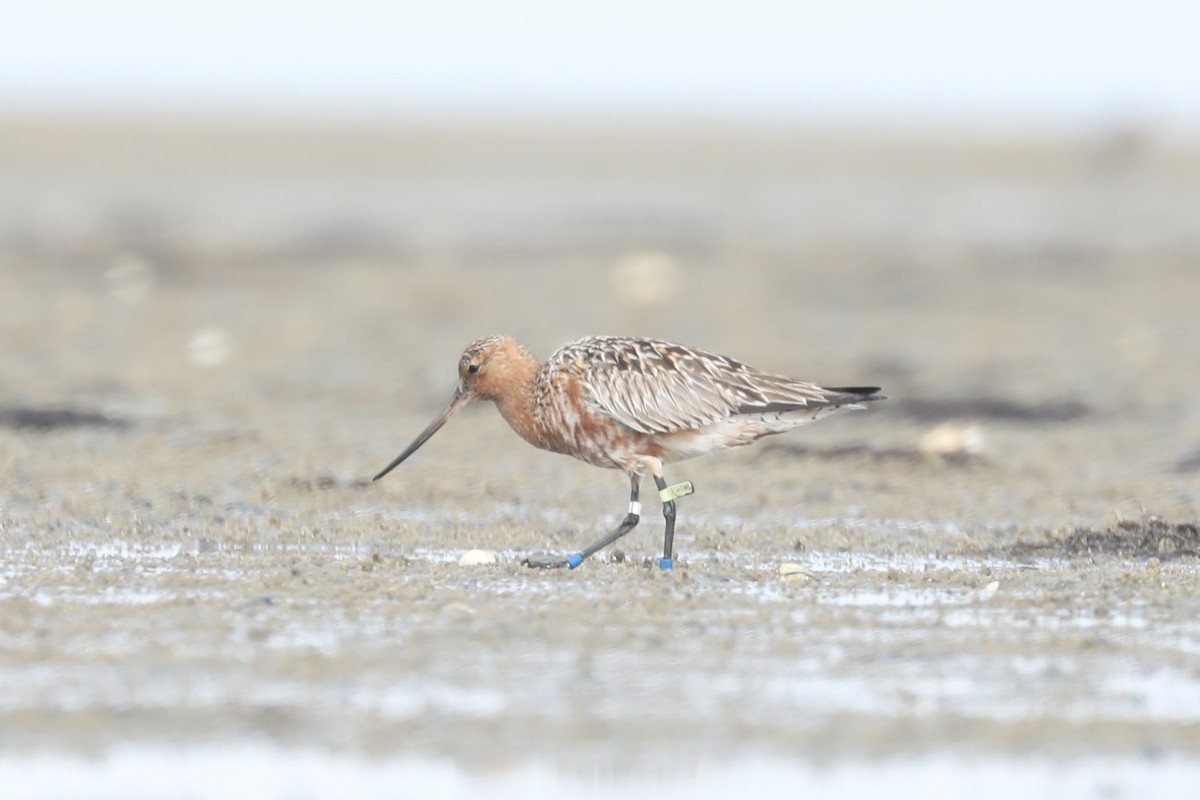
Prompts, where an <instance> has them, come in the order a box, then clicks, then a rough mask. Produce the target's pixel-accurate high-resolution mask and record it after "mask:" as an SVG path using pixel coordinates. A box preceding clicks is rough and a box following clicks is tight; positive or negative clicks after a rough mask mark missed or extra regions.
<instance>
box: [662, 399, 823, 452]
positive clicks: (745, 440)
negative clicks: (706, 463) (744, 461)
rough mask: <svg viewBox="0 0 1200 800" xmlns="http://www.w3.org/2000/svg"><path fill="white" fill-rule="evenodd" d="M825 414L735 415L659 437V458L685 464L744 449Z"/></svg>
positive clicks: (816, 412) (818, 412)
mask: <svg viewBox="0 0 1200 800" xmlns="http://www.w3.org/2000/svg"><path fill="white" fill-rule="evenodd" d="M822 411H827V409H824V408H822V409H814V410H812V411H808V410H805V411H802V412H796V411H789V412H786V413H769V414H736V415H734V416H731V417H726V418H725V419H723V420H721V421H719V422H714V423H713V424H711V425H706V426H704V427H702V428H694V429H690V430H683V431H673V432H671V433H664V434H659V435H657V436H656V437H655V440H656V441H657V443H658V444H659V446H660V448H661V451H662V452H661V455H660V456H659V457H660V458H661V459H662V460H663V461H664V462H672V461H682V460H684V459H687V458H695V457H696V456H703V455H708V454H709V453H715V452H716V451H718V450H725V449H727V448H730V447H742V446H744V445H748V444H752V443H754V442H756V441H758V440H759V439H761V438H762V437H764V436H772V435H774V434H777V433H783V432H784V431H789V430H791V429H792V428H795V427H798V426H800V425H806V424H808V423H810V422H812V421H813V420H815V419H818V418H819V417H821V416H824V414H823V413H821V412H822Z"/></svg>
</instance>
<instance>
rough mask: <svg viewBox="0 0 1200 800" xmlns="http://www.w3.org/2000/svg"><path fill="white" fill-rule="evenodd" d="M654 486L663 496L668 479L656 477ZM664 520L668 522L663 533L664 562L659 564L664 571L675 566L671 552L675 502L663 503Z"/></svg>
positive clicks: (673, 541)
mask: <svg viewBox="0 0 1200 800" xmlns="http://www.w3.org/2000/svg"><path fill="white" fill-rule="evenodd" d="M654 485H655V486H657V487H658V491H659V494H660V495H661V494H662V493H663V492H664V491H665V490H666V488H667V479H666V478H664V477H663V476H662V475H655V476H654ZM663 519H664V520H666V532H665V533H663V557H662V561H660V562H658V566H659V567H661V568H662V569H670V568H671V567H673V566H675V560H674V559H673V558H672V557H671V550H672V547H673V546H674V543H675V500H674V499H673V498H672V499H671V500H664V501H663Z"/></svg>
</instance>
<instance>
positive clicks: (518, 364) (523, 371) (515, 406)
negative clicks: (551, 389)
mask: <svg viewBox="0 0 1200 800" xmlns="http://www.w3.org/2000/svg"><path fill="white" fill-rule="evenodd" d="M506 356H507V357H506V358H505V360H504V365H503V369H492V370H491V371H490V372H491V374H489V375H488V377H489V379H490V380H489V381H488V384H489V385H488V391H487V394H486V395H485V397H486V399H488V400H491V401H492V402H494V403H495V404H496V408H497V409H499V411H500V416H502V417H504V420H505V422H507V423H508V424H509V426H510V427H511V428H512V429H513V430H514V431H516V432H517V433H518V434H519V435H520V436H521V438H522V439H524V440H525V441H527V442H530V443H532V444H534V445H536V444H537V431H536V425H535V423H534V414H533V411H534V392H533V388H534V382H535V381H536V380H537V373H538V369H539V368H540V366H541V365H540V364H538V362H537V360H536V359H534V358H533V357H532V356H530V355H529V354H528V353H509V354H506ZM496 366H499V365H496Z"/></svg>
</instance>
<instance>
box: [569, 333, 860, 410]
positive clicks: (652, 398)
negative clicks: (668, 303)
mask: <svg viewBox="0 0 1200 800" xmlns="http://www.w3.org/2000/svg"><path fill="white" fill-rule="evenodd" d="M545 368H546V369H550V370H564V371H569V372H571V373H572V374H574V376H575V377H576V378H577V379H578V380H579V381H580V384H581V385H582V387H583V388H584V398H585V399H586V401H587V402H588V403H589V404H590V405H591V406H592V407H593V408H594V409H595V410H597V411H599V412H601V413H603V414H605V415H607V416H609V417H611V418H613V419H615V420H617V421H618V422H620V423H622V424H624V425H626V426H628V427H630V428H632V429H634V430H636V431H640V432H641V433H647V434H653V433H670V432H674V431H681V430H694V429H698V428H703V427H706V426H708V425H712V424H714V423H717V422H720V421H721V420H724V419H728V418H729V417H731V416H736V415H739V414H763V413H786V412H788V411H797V410H800V409H811V408H816V407H821V406H841V405H852V404H854V403H856V402H860V401H862V400H864V399H873V398H867V397H864V396H863V395H861V394H851V393H847V392H844V391H838V390H834V389H823V388H822V387H820V386H817V385H815V384H812V383H805V382H803V381H797V380H793V379H791V378H787V377H785V376H782V375H773V374H771V373H767V372H761V371H759V370H757V369H754V368H753V367H750V366H748V365H746V364H743V363H741V362H739V361H735V360H733V359H731V358H726V357H725V356H720V355H716V354H714V353H707V352H705V351H703V350H697V349H695V348H690V347H684V346H682V345H677V344H672V343H670V342H663V341H659V340H655V339H634V338H624V337H609V336H595V337H589V338H587V339H580V340H579V341H577V342H572V343H571V344H568V345H566V346H564V347H562V348H560V349H559V350H558V352H556V353H555V354H554V355H553V356H551V357H550V360H549V361H548V362H547V364H546V367H545Z"/></svg>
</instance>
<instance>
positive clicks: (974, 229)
mask: <svg viewBox="0 0 1200 800" xmlns="http://www.w3.org/2000/svg"><path fill="white" fill-rule="evenodd" d="M1197 23H1200V12H1198V11H1197V10H1196V8H1195V6H1194V4H1191V3H1186V2H1182V1H1181V2H1151V3H1148V4H1139V5H1137V6H1136V7H1134V6H1132V5H1126V4H1116V3H1114V4H1105V5H1103V6H1100V7H1097V6H1095V5H1094V4H1085V3H1076V2H1050V3H1045V2H1038V3H1033V2H1028V3H1024V2H1017V3H1013V2H1006V3H983V4H971V5H970V6H969V7H968V6H962V5H961V4H955V3H943V2H917V3H911V4H904V5H903V6H897V5H895V4H892V3H886V2H867V1H864V0H860V1H859V2H851V3H842V4H833V5H830V4H825V5H820V6H818V5H811V4H797V3H786V2H770V1H766V0H764V1H763V2H751V3H738V4H729V3H712V2H706V3H684V2H660V3H652V4H645V3H634V2H613V3H605V4H601V5H594V6H593V5H590V4H589V5H587V6H583V7H579V6H575V5H572V6H570V7H563V6H561V5H560V4H557V3H550V2H539V1H538V0H519V1H518V2H514V3H508V4H503V5H502V6H497V5H495V4H492V3H486V2H481V1H480V2H450V3H436V4H417V3H404V2H401V3H391V2H389V3H383V2H367V0H347V2H343V3H339V4H336V5H329V4H299V5H297V4H294V3H283V2H268V1H265V0H261V1H260V2H249V3H225V2H215V3H209V4H205V5H204V7H203V8H200V7H195V8H174V7H173V8H170V9H168V8H165V7H162V6H160V5H159V4H155V3H149V2H138V1H137V0H110V1H109V2H103V3H88V2H82V1H79V2H70V1H69V0H56V1H52V2H46V3H38V4H33V5H28V6H27V7H22V8H21V9H20V10H18V11H15V12H14V13H11V14H9V15H8V19H7V20H6V24H5V26H4V27H5V30H4V33H3V37H4V38H3V46H2V47H0V270H2V275H3V279H4V292H3V300H0V303H2V304H3V309H2V310H3V318H2V321H0V333H2V334H3V339H2V341H3V344H2V345H0V347H2V350H0V402H3V403H5V404H7V405H8V406H9V407H10V408H13V407H16V408H18V410H19V408H23V407H25V406H30V407H40V406H45V405H46V404H50V405H53V404H63V403H67V404H70V403H83V404H84V405H87V406H88V407H95V408H101V409H108V410H109V411H111V412H113V413H115V414H128V415H130V416H131V418H132V417H139V416H141V417H146V416H150V417H155V416H159V415H167V416H169V415H173V414H178V413H182V412H185V411H188V410H193V411H197V412H202V413H204V414H211V415H213V418H214V420H218V419H223V418H228V419H226V421H230V420H236V418H237V415H238V414H247V413H250V414H255V415H257V414H258V412H259V411H261V410H265V409H267V408H268V407H269V409H270V410H269V416H270V418H272V419H278V418H280V417H286V416H287V415H288V414H289V413H291V412H292V411H295V413H296V414H297V418H296V424H297V427H306V428H312V427H313V425H312V424H311V423H310V422H305V423H301V422H300V421H299V420H300V417H303V416H305V415H312V414H315V415H318V416H319V417H321V418H326V417H328V415H329V414H330V413H331V409H335V408H337V407H339V404H341V407H343V408H347V409H349V412H348V413H353V411H354V410H357V411H359V412H361V413H369V414H373V415H374V414H379V415H383V414H385V413H386V412H387V410H389V409H392V410H394V409H395V408H397V407H401V408H405V409H410V408H415V409H417V411H416V413H421V414H423V413H427V411H428V409H429V408H432V407H433V406H434V405H436V404H437V403H438V402H439V401H440V398H441V396H442V395H443V394H444V392H445V391H446V388H445V387H446V386H447V385H448V384H449V383H450V382H451V381H452V380H453V367H454V363H455V359H456V357H457V354H458V352H459V351H460V350H461V348H462V347H463V346H465V344H466V343H468V342H470V341H472V340H473V339H474V338H476V337H477V336H480V335H483V334H487V333H491V332H498V331H499V332H507V333H511V334H513V335H516V336H518V337H519V338H521V339H522V340H523V341H526V342H527V343H528V344H529V346H530V347H531V348H532V349H533V350H534V351H535V352H536V353H539V354H541V355H547V354H548V353H549V352H550V351H551V350H552V349H553V348H554V347H556V346H558V345H559V344H561V343H562V342H564V341H567V340H570V339H573V338H576V337H578V336H582V335H586V334H594V333H602V332H620V333H630V334H643V335H655V336H662V337H669V338H676V339H680V340H683V341H686V342H689V343H692V344H696V345H699V346H704V347H708V348H711V349H716V350H720V351H724V352H728V353H730V354H732V355H735V356H738V357H740V358H742V359H745V360H748V361H750V362H751V363H755V364H756V365H760V366H763V367H764V368H768V369H774V370H776V371H783V372H792V373H795V374H798V375H801V376H804V377H808V378H812V379H815V380H823V381H826V382H832V381H843V382H871V383H876V382H882V383H884V384H885V385H887V386H889V387H890V392H891V393H892V394H893V395H895V394H897V393H898V394H899V395H900V396H901V397H904V396H920V397H929V396H943V397H945V396H951V397H953V396H959V397H962V398H967V399H969V398H972V397H979V396H986V395H989V394H991V395H997V396H1001V397H1003V398H1009V397H1011V398H1012V399H1014V401H1021V402H1032V403H1038V402H1043V401H1048V400H1066V401H1068V402H1080V403H1082V402H1085V401H1086V402H1087V403H1094V404H1097V405H1100V406H1107V407H1108V408H1110V409H1113V410H1123V411H1128V410H1129V409H1130V408H1131V407H1135V408H1136V409H1138V410H1140V411H1146V412H1156V413H1157V414H1158V416H1156V417H1154V418H1155V419H1157V420H1158V422H1157V424H1154V425H1151V426H1150V427H1148V428H1143V429H1142V430H1140V431H1139V433H1138V434H1137V436H1136V437H1135V438H1138V439H1139V440H1140V441H1141V442H1142V443H1143V444H1144V445H1145V447H1146V448H1148V452H1150V453H1152V455H1150V456H1148V460H1149V461H1150V462H1151V463H1153V465H1154V467H1155V469H1161V468H1162V465H1164V464H1166V465H1174V464H1185V465H1186V464H1190V463H1191V461H1190V460H1189V459H1191V458H1192V455H1193V453H1192V451H1193V449H1195V448H1197V447H1200V441H1197V439H1200V437H1197V436H1196V435H1195V433H1194V431H1195V429H1196V427H1197V426H1198V425H1200V420H1198V413H1200V412H1197V411H1196V409H1195V404H1194V403H1191V402H1190V401H1185V400H1184V398H1185V397H1186V396H1188V394H1189V393H1194V392H1190V391H1189V390H1191V389H1194V388H1195V383H1194V381H1195V379H1194V378H1193V377H1192V371H1190V370H1188V369H1186V368H1184V367H1182V365H1183V364H1188V363H1195V362H1194V358H1193V357H1194V356H1195V355H1196V354H1197V350H1196V347H1197V339H1196V333H1195V328H1196V326H1195V325H1194V324H1193V321H1192V298H1193V297H1194V296H1195V295H1194V294H1193V291H1194V290H1196V289H1198V288H1200V284H1198V283H1197V277H1196V269H1197V253H1198V252H1200V226H1197V224H1196V220H1197V217H1196V209H1197V208H1200V147H1198V140H1197V135H1198V132H1200V55H1198V53H1197V50H1196V48H1195V46H1194V37H1193V35H1192V34H1193V32H1194V31H1195V30H1196V28H1197ZM305 400H311V401H313V403H314V405H311V406H310V407H307V408H300V407H299V406H297V405H296V404H299V403H303V402H304V401H305ZM364 404H365V405H364ZM947 413H948V414H949V415H950V416H954V415H955V414H954V413H952V411H951V412H947ZM10 416H11V415H10ZM934 416H936V415H934ZM924 421H926V420H922V422H924ZM934 421H936V420H934ZM1181 424H1182V425H1184V426H1186V428H1185V429H1181V428H1180V425H1181ZM1185 431H1186V433H1185ZM920 434H921V430H914V431H913V433H912V435H911V436H907V435H906V437H905V438H907V439H911V438H914V437H915V436H919V435H920ZM326 435H328V431H326ZM1189 437H1191V438H1189ZM345 444H346V445H347V446H346V450H347V452H351V451H354V450H356V449H358V448H359V446H360V445H361V444H362V443H361V442H357V441H348V442H346V443H345ZM1129 463H1130V462H1129V460H1128V459H1127V458H1124V457H1122V458H1119V459H1117V460H1116V461H1115V462H1114V468H1121V467H1120V465H1128V464H1129ZM1143 466H1144V465H1138V466H1137V467H1136V468H1137V469H1141V468H1142V467H1143ZM337 468H339V469H343V470H347V471H350V470H354V471H356V472H362V471H363V469H362V468H361V467H360V466H359V465H355V464H351V463H348V462H343V463H340V464H338V465H337Z"/></svg>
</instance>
